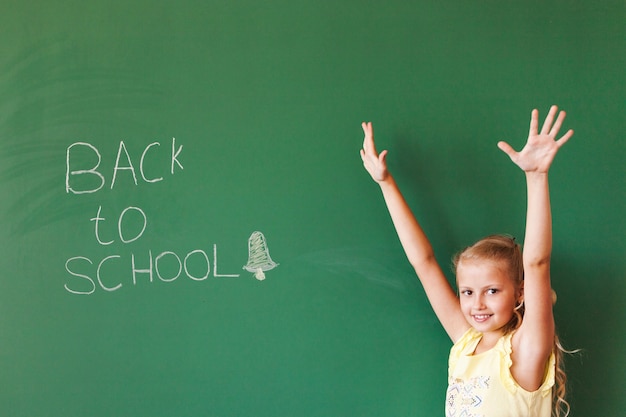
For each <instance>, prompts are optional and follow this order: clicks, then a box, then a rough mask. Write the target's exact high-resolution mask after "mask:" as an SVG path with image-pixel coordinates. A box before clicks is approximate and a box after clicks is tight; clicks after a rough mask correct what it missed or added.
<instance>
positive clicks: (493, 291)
mask: <svg viewBox="0 0 626 417" xmlns="http://www.w3.org/2000/svg"><path fill="white" fill-rule="evenodd" d="M497 292H498V290H497V289H496V288H490V289H488V290H487V294H495V293H497Z"/></svg>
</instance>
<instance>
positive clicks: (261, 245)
mask: <svg viewBox="0 0 626 417" xmlns="http://www.w3.org/2000/svg"><path fill="white" fill-rule="evenodd" d="M278 265H279V264H277V263H276V262H274V261H272V258H270V251H269V249H268V248H267V242H266V241H265V236H263V233H261V232H254V233H252V234H251V235H250V238H249V239H248V263H247V264H246V266H244V267H243V269H245V270H246V271H248V272H254V277H255V278H256V279H258V280H259V281H263V280H264V279H265V274H264V272H265V271H270V270H272V269H274V268H276V267H277V266H278Z"/></svg>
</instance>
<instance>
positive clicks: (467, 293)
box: [461, 290, 472, 296]
mask: <svg viewBox="0 0 626 417" xmlns="http://www.w3.org/2000/svg"><path fill="white" fill-rule="evenodd" d="M461 294H463V295H467V296H470V295H472V291H471V290H463V291H461Z"/></svg>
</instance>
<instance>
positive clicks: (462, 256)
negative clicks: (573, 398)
mask: <svg viewBox="0 0 626 417" xmlns="http://www.w3.org/2000/svg"><path fill="white" fill-rule="evenodd" d="M475 260H479V261H480V260H490V261H496V262H502V263H503V265H504V266H505V268H506V272H507V274H508V276H509V277H511V280H512V281H513V284H514V285H515V288H516V289H517V290H521V288H522V285H523V283H524V264H523V258H522V248H521V245H519V244H518V243H517V242H515V238H514V237H511V236H508V235H491V236H487V237H485V238H483V239H481V240H479V241H478V242H476V243H474V244H473V245H472V246H468V247H466V248H465V249H463V250H461V251H460V252H458V253H457V254H456V255H455V256H454V257H453V259H452V264H453V267H454V271H455V272H456V269H457V266H458V265H459V263H460V262H461V261H475ZM523 317H524V303H523V301H522V302H520V304H519V305H518V306H517V307H515V309H514V314H513V317H512V318H511V320H510V321H509V322H508V323H507V324H506V325H505V326H504V333H505V334H508V333H511V332H513V331H515V330H516V329H517V328H519V326H520V325H521V324H522V319H523ZM553 351H554V357H555V368H556V369H555V384H554V389H553V390H552V405H553V407H552V416H553V417H567V415H568V414H569V411H570V405H569V403H568V402H567V400H566V399H565V396H566V383H567V375H566V374H565V369H564V366H563V365H564V364H563V353H575V352H576V351H568V350H565V349H564V348H563V346H562V345H561V342H560V341H559V338H558V336H557V335H556V333H555V335H554V349H553Z"/></svg>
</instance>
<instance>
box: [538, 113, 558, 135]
mask: <svg viewBox="0 0 626 417" xmlns="http://www.w3.org/2000/svg"><path fill="white" fill-rule="evenodd" d="M557 110H558V107H557V106H552V107H550V111H549V112H548V115H547V116H546V120H545V122H543V127H542V128H541V134H542V135H547V134H548V132H550V127H551V126H552V121H553V120H554V115H555V114H556V112H557Z"/></svg>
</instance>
